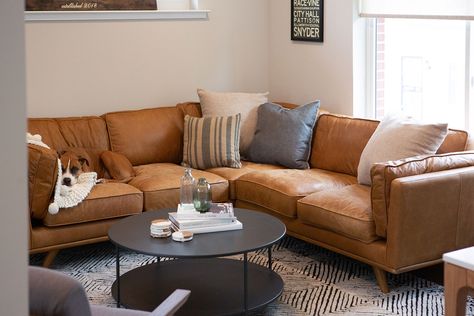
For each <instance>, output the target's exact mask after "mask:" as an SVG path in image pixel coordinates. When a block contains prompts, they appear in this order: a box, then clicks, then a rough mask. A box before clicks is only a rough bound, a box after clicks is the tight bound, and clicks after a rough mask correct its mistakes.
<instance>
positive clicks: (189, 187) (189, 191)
mask: <svg viewBox="0 0 474 316" xmlns="http://www.w3.org/2000/svg"><path fill="white" fill-rule="evenodd" d="M194 185H195V180H194V177H193V175H192V173H191V168H186V169H184V175H183V176H182V177H181V186H180V188H179V204H180V207H181V208H182V209H183V210H194V205H193V191H194Z"/></svg>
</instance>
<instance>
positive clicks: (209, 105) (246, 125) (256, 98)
mask: <svg viewBox="0 0 474 316" xmlns="http://www.w3.org/2000/svg"><path fill="white" fill-rule="evenodd" d="M197 93H198V95H199V100H200V102H201V110H202V115H203V116H232V115H236V114H238V113H240V115H241V123H240V124H241V125H240V147H239V148H240V152H241V153H242V154H245V152H246V150H247V148H248V146H249V145H250V143H251V142H252V139H253V135H254V134H255V129H256V127H257V109H258V107H259V105H260V104H263V103H266V102H268V97H267V95H268V92H266V93H238V92H211V91H206V90H202V89H198V91H197Z"/></svg>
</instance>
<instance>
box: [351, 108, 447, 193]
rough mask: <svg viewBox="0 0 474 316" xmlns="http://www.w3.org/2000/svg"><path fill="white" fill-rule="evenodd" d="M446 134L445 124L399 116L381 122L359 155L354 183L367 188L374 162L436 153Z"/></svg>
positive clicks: (369, 183)
mask: <svg viewBox="0 0 474 316" xmlns="http://www.w3.org/2000/svg"><path fill="white" fill-rule="evenodd" d="M447 133H448V124H419V123H416V122H415V121H413V120H409V119H403V118H400V117H388V118H385V119H383V120H382V121H381V122H380V124H379V126H377V129H376V130H375V132H374V134H373V135H372V136H371V137H370V139H369V141H368V142H367V145H366V146H365V148H364V150H363V151H362V155H361V156H360V161H359V167H358V169H357V180H358V182H359V183H360V184H367V185H371V183H372V180H371V178H370V169H371V168H372V166H373V164H374V163H377V162H386V161H389V160H398V159H405V158H409V157H413V156H420V155H431V154H434V153H436V151H437V150H438V148H439V146H441V144H442V143H443V140H444V138H445V137H446V135H447Z"/></svg>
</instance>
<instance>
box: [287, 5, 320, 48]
mask: <svg viewBox="0 0 474 316" xmlns="http://www.w3.org/2000/svg"><path fill="white" fill-rule="evenodd" d="M323 7H324V6H323V0H291V40H292V41H308V42H323V35H324V32H323V29H324V23H323V16H324V10H323Z"/></svg>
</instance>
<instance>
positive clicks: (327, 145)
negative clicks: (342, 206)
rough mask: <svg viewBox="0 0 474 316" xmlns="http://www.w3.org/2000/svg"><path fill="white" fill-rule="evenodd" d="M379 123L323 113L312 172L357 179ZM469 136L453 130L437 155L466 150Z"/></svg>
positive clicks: (316, 138) (320, 117)
mask: <svg viewBox="0 0 474 316" xmlns="http://www.w3.org/2000/svg"><path fill="white" fill-rule="evenodd" d="M378 124H379V121H376V120H368V119H361V118H353V117H349V116H343V115H335V114H329V113H321V114H320V116H319V118H318V121H317V122H316V127H315V129H314V135H313V145H312V151H311V157H310V165H311V168H320V169H325V170H329V171H334V172H341V173H345V174H350V175H353V176H357V167H358V166H359V160H360V156H361V154H362V151H363V150H364V148H365V145H367V142H368V141H369V139H370V137H371V136H372V134H373V133H374V131H375V129H376V128H377V126H378ZM467 141H468V133H467V132H465V131H461V130H454V129H449V131H448V135H447V136H446V138H445V139H444V141H443V143H442V144H441V146H440V147H439V149H438V151H437V153H438V154H443V153H448V152H457V151H463V150H466V146H467Z"/></svg>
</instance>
